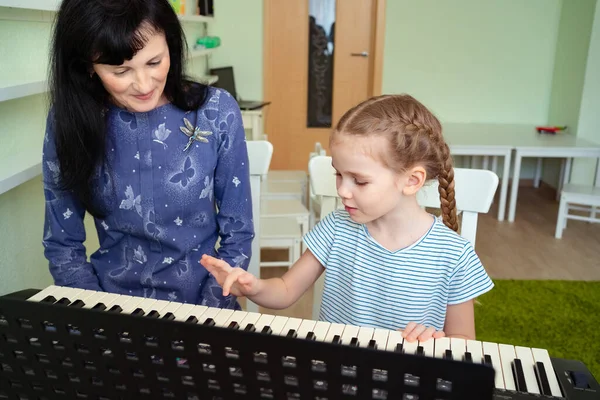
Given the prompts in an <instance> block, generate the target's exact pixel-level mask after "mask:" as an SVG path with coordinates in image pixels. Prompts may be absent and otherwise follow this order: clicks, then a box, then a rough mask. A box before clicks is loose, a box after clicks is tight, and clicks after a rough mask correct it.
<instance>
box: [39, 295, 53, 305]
mask: <svg viewBox="0 0 600 400" xmlns="http://www.w3.org/2000/svg"><path fill="white" fill-rule="evenodd" d="M41 303H56V298H55V297H54V296H46V297H45V298H44V299H43V300H42V301H41Z"/></svg>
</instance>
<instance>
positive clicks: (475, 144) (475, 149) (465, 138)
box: [443, 123, 514, 221]
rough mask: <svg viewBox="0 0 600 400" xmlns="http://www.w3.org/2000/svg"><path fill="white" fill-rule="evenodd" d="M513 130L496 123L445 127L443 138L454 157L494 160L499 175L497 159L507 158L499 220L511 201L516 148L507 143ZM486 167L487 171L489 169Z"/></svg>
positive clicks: (449, 124) (500, 195)
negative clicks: (510, 193)
mask: <svg viewBox="0 0 600 400" xmlns="http://www.w3.org/2000/svg"><path fill="white" fill-rule="evenodd" d="M511 131H512V129H511V128H510V127H509V126H507V125H493V124H491V125H490V124H466V123H465V124H460V123H446V124H443V135H444V139H445V140H446V143H448V146H449V147H450V153H451V154H452V155H455V156H484V157H489V156H491V157H493V160H494V161H493V167H492V170H493V171H494V172H496V167H497V162H498V157H504V166H503V171H502V182H501V184H500V194H499V204H498V221H503V220H504V214H505V212H506V200H507V198H508V178H509V176H510V161H511V154H512V149H513V147H514V146H513V145H512V144H511V143H510V140H506V137H507V135H508V132H511ZM486 164H487V163H485V164H484V168H486V167H487V165H486Z"/></svg>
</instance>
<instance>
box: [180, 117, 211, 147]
mask: <svg viewBox="0 0 600 400" xmlns="http://www.w3.org/2000/svg"><path fill="white" fill-rule="evenodd" d="M183 123H184V124H185V126H180V127H179V129H181V132H183V133H185V134H186V135H187V136H188V137H189V138H190V140H188V142H187V145H186V146H185V148H184V149H183V151H187V149H189V148H190V146H191V145H192V143H194V140H197V141H198V142H202V143H208V139H207V138H206V137H207V136H210V135H212V134H213V133H212V132H211V131H201V130H200V128H198V127H196V128H194V126H193V125H192V123H191V122H190V121H188V119H187V118H184V119H183Z"/></svg>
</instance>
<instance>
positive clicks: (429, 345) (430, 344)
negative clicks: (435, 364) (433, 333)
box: [419, 339, 435, 357]
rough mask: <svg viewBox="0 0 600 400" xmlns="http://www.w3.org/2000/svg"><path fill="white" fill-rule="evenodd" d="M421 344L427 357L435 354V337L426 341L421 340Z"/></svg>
mask: <svg viewBox="0 0 600 400" xmlns="http://www.w3.org/2000/svg"><path fill="white" fill-rule="evenodd" d="M419 346H421V347H423V354H424V355H425V357H434V356H435V339H429V340H426V341H424V342H419Z"/></svg>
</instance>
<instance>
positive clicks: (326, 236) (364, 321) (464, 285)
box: [304, 210, 494, 330]
mask: <svg viewBox="0 0 600 400" xmlns="http://www.w3.org/2000/svg"><path fill="white" fill-rule="evenodd" d="M304 240H305V242H306V245H307V246H308V248H309V249H310V251H311V252H312V253H313V254H314V255H315V257H316V258H317V259H318V260H319V262H320V263H321V264H322V265H323V266H324V267H325V285H324V290H323V299H322V302H321V312H320V315H319V319H321V320H323V321H328V322H338V323H342V324H349V325H357V326H366V327H378V328H385V329H403V328H404V327H406V325H407V324H408V323H409V322H416V323H419V324H424V325H426V326H433V327H435V329H436V330H443V328H444V320H445V318H446V307H447V306H448V305H449V304H459V303H462V302H465V301H467V300H470V299H473V298H475V297H477V296H479V295H481V294H483V293H485V292H487V291H489V290H491V289H492V287H493V286H494V284H493V283H492V281H491V279H490V278H489V276H488V275H487V273H486V272H485V269H484V268H483V266H482V265H481V261H480V260H479V257H477V254H475V250H474V249H473V246H472V245H471V243H470V242H469V241H468V240H466V239H464V238H463V237H461V236H459V235H458V234H457V233H456V232H454V231H452V230H451V229H449V228H448V227H446V226H445V225H444V224H443V223H442V222H441V221H440V220H439V219H437V218H435V217H433V216H432V226H431V228H430V229H429V231H427V233H425V235H423V237H421V238H420V239H419V240H417V241H416V242H415V243H414V244H412V245H410V246H408V247H405V248H403V249H400V250H397V251H393V252H392V251H389V250H387V249H386V248H384V247H383V246H381V245H380V244H379V243H377V241H376V240H375V239H373V237H372V236H371V235H370V234H369V232H368V230H367V227H366V225H364V224H359V223H356V222H354V221H352V219H351V218H350V216H349V215H348V213H347V212H346V211H345V210H336V211H334V212H332V213H330V214H329V215H327V216H326V217H325V218H324V219H323V220H322V221H321V222H319V223H318V224H317V225H316V226H315V228H314V229H313V230H312V231H310V232H308V233H307V234H306V236H305V237H304Z"/></svg>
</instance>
